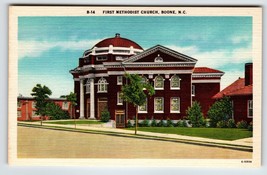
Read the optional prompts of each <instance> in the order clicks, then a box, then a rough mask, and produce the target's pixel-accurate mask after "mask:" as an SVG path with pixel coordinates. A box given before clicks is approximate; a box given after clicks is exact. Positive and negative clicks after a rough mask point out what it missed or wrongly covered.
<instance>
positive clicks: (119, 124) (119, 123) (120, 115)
mask: <svg viewBox="0 0 267 175" xmlns="http://www.w3.org/2000/svg"><path fill="white" fill-rule="evenodd" d="M115 120H116V128H125V113H124V111H123V110H118V111H115Z"/></svg>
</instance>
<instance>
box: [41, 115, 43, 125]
mask: <svg viewBox="0 0 267 175" xmlns="http://www.w3.org/2000/svg"><path fill="white" fill-rule="evenodd" d="M41 126H43V115H41Z"/></svg>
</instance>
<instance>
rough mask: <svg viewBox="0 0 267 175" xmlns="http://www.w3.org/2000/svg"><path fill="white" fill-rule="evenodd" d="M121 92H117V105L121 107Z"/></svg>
mask: <svg viewBox="0 0 267 175" xmlns="http://www.w3.org/2000/svg"><path fill="white" fill-rule="evenodd" d="M121 95H122V94H121V92H117V105H123V100H122V98H121Z"/></svg>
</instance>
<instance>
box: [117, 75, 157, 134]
mask: <svg viewBox="0 0 267 175" xmlns="http://www.w3.org/2000/svg"><path fill="white" fill-rule="evenodd" d="M125 78H126V80H127V83H126V84H125V85H124V86H122V99H123V100H124V101H126V102H128V103H131V104H133V105H134V107H135V108H136V116H135V134H137V124H138V106H142V105H144V104H145V103H146V98H147V95H149V96H152V95H154V94H155V90H154V88H153V86H152V85H151V84H150V83H148V82H142V78H141V77H140V76H139V75H137V74H128V73H126V74H125Z"/></svg>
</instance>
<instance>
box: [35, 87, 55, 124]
mask: <svg viewBox="0 0 267 175" xmlns="http://www.w3.org/2000/svg"><path fill="white" fill-rule="evenodd" d="M51 94H52V91H51V90H50V89H49V88H48V87H47V86H45V85H44V86H42V85H41V84H36V86H35V87H34V88H33V89H32V93H31V95H32V96H33V97H34V100H35V101H36V105H35V108H36V114H38V115H41V125H43V117H44V116H45V115H46V114H47V109H46V105H47V103H48V101H47V99H48V98H49V96H50V95H51Z"/></svg>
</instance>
